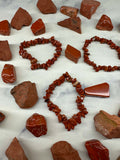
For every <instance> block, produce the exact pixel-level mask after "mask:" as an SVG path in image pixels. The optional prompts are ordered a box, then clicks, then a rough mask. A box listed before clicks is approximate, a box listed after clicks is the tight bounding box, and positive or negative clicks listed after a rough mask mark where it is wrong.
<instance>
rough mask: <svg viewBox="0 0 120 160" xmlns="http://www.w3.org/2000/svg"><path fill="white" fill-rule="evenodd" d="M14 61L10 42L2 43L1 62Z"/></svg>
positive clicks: (0, 50)
mask: <svg viewBox="0 0 120 160" xmlns="http://www.w3.org/2000/svg"><path fill="white" fill-rule="evenodd" d="M11 59H12V53H11V51H10V47H9V43H8V41H0V60H1V61H9V60H11Z"/></svg>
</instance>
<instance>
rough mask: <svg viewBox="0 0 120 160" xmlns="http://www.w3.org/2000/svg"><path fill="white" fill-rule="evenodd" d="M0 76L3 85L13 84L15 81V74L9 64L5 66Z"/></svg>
mask: <svg viewBox="0 0 120 160" xmlns="http://www.w3.org/2000/svg"><path fill="white" fill-rule="evenodd" d="M1 76H2V80H3V81H4V82H5V83H14V82H15V81H16V72H15V68H14V66H13V65H11V64H5V65H4V68H3V70H2V74H1Z"/></svg>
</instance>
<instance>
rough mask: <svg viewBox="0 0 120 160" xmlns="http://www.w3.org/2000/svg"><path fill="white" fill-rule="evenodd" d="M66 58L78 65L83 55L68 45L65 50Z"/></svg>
mask: <svg viewBox="0 0 120 160" xmlns="http://www.w3.org/2000/svg"><path fill="white" fill-rule="evenodd" d="M65 56H66V57H67V58H68V59H70V60H71V61H73V62H75V63H77V62H78V60H79V58H80V57H81V53H80V51H79V50H77V49H76V48H74V47H72V46H70V45H67V48H66V50H65Z"/></svg>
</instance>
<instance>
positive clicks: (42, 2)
mask: <svg viewBox="0 0 120 160" xmlns="http://www.w3.org/2000/svg"><path fill="white" fill-rule="evenodd" d="M37 7H38V9H39V10H40V11H41V12H42V13H43V14H51V13H56V12H57V8H56V6H55V4H54V3H53V1H51V0H38V2H37Z"/></svg>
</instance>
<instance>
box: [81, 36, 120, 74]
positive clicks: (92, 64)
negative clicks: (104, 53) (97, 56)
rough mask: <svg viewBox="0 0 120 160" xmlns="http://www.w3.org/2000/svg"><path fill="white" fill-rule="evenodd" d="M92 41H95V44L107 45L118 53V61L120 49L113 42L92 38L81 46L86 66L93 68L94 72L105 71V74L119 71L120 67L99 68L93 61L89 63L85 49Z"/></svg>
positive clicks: (87, 51)
mask: <svg viewBox="0 0 120 160" xmlns="http://www.w3.org/2000/svg"><path fill="white" fill-rule="evenodd" d="M93 41H97V42H100V43H102V44H105V43H106V44H108V45H109V46H110V48H111V49H115V50H116V51H117V53H118V58H119V59H120V47H119V46H117V45H116V44H115V43H114V42H113V41H111V40H108V39H105V38H100V37H97V36H95V37H92V38H91V39H87V40H86V41H85V43H84V46H83V48H82V49H83V51H84V62H86V63H87V64H89V65H91V66H93V68H94V70H95V71H96V72H98V71H100V70H104V71H107V72H111V71H115V70H120V66H113V67H112V66H110V65H109V66H105V65H104V66H101V65H97V64H96V63H95V62H94V61H91V60H90V59H89V55H90V53H89V50H88V49H87V47H88V46H89V44H90V43H91V42H93Z"/></svg>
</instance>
